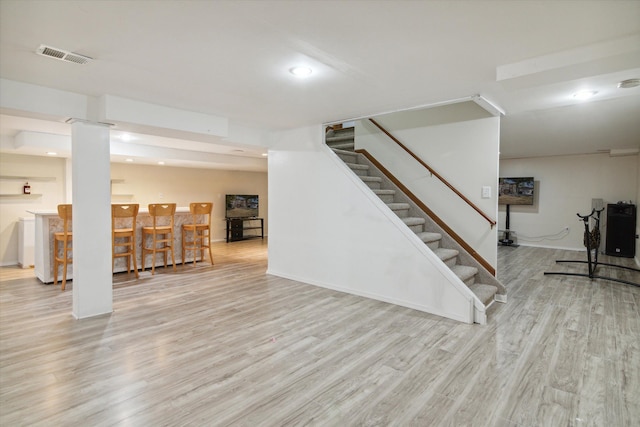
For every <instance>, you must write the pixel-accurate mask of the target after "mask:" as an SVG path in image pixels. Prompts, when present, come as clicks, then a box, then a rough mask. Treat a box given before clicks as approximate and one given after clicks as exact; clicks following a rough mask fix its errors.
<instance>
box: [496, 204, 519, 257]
mask: <svg viewBox="0 0 640 427" xmlns="http://www.w3.org/2000/svg"><path fill="white" fill-rule="evenodd" d="M510 206H511V205H507V220H506V224H505V225H506V226H507V228H506V230H501V231H502V232H504V235H503V237H502V239H501V240H499V243H500V244H501V245H502V246H512V247H514V248H517V247H518V245H517V244H516V242H515V241H514V239H512V238H511V237H512V235H513V237H515V234H516V232H515V231H511V229H510V228H509V227H510V218H509V217H510V209H509V207H510Z"/></svg>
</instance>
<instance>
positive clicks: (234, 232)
mask: <svg viewBox="0 0 640 427" xmlns="http://www.w3.org/2000/svg"><path fill="white" fill-rule="evenodd" d="M226 221H227V243H229V242H235V241H237V240H245V239H253V238H256V237H260V238H261V239H264V218H226ZM257 221H260V225H257V224H256V222H257ZM256 230H260V234H257V233H256Z"/></svg>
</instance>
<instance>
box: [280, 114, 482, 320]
mask: <svg viewBox="0 0 640 427" xmlns="http://www.w3.org/2000/svg"><path fill="white" fill-rule="evenodd" d="M322 136H323V130H322V127H321V126H317V127H311V128H305V129H298V130H296V131H291V132H286V133H282V134H280V135H279V136H278V137H277V138H276V141H275V146H274V147H273V149H272V150H270V151H269V197H270V199H271V204H270V211H269V218H270V224H269V225H270V229H271V235H270V237H269V269H268V273H270V274H274V275H278V276H282V277H287V278H291V279H294V280H298V281H301V282H305V283H310V284H314V285H317V286H322V287H327V288H331V289H336V290H339V291H343V292H348V293H352V294H356V295H362V296H366V297H369V298H374V299H378V300H381V301H388V302H393V303H395V304H399V305H403V306H406V307H411V308H415V309H418V310H423V311H427V312H431V313H435V314H438V315H441V316H446V317H449V318H453V319H456V320H460V321H465V322H472V321H473V308H472V305H473V304H472V301H471V298H472V296H471V295H470V294H469V291H468V289H467V288H466V287H464V286H463V285H460V287H457V285H456V284H452V282H455V277H452V275H453V273H452V272H451V270H449V269H448V268H446V267H445V266H444V265H443V264H442V263H441V262H440V261H439V260H438V259H437V257H436V256H435V255H434V254H433V253H432V252H431V251H430V250H428V248H426V246H425V245H424V243H423V242H422V241H420V239H418V238H417V237H416V235H415V234H414V233H412V232H411V231H410V230H409V229H408V228H407V227H406V226H405V225H404V223H402V221H400V219H399V218H398V217H397V216H395V215H394V214H393V213H391V212H389V210H388V209H387V208H386V206H385V205H384V203H382V201H381V200H380V199H379V198H378V197H376V196H375V195H373V194H372V193H371V191H370V190H369V189H368V188H367V187H366V185H365V184H364V183H363V182H362V180H360V179H359V178H357V177H356V176H355V174H353V172H351V171H350V170H348V168H346V167H345V165H344V163H343V162H342V160H340V159H339V158H338V157H337V156H336V155H335V154H334V153H333V152H331V151H330V150H329V149H328V147H326V146H325V145H324V144H323V142H322Z"/></svg>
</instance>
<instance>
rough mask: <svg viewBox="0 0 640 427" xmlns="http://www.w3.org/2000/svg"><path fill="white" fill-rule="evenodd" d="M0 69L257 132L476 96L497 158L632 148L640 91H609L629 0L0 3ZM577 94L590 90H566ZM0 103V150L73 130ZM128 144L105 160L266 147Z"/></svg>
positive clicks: (639, 59) (159, 140) (166, 138)
mask: <svg viewBox="0 0 640 427" xmlns="http://www.w3.org/2000/svg"><path fill="white" fill-rule="evenodd" d="M41 44H47V45H50V46H53V47H56V48H59V49H65V50H69V51H72V52H76V53H80V54H83V55H87V56H89V57H92V58H94V59H95V60H94V61H92V62H91V63H89V64H87V65H76V64H71V63H66V62H62V61H57V60H54V59H50V58H45V57H42V56H39V55H36V54H35V50H36V49H37V48H38V46H40V45H41ZM300 64H302V65H307V66H310V67H311V68H312V69H313V70H314V71H313V74H312V75H311V76H310V77H309V78H306V79H298V78H295V77H293V76H292V75H291V74H289V73H288V69H289V68H291V67H292V66H294V65H300ZM0 77H2V78H4V79H9V80H14V81H19V82H26V83H32V84H36V85H42V86H48V87H52V88H56V89H62V90H66V91H71V92H75V93H81V94H86V95H90V96H101V95H105V94H108V95H114V96H119V97H123V98H128V99H133V100H138V101H144V102H147V103H152V104H158V105H165V106H171V107H174V108H180V109H184V110H189V111H194V112H200V113H206V114H211V115H216V116H220V117H225V118H228V119H229V122H230V123H231V124H232V125H233V126H239V127H243V128H246V129H254V130H282V129H289V128H295V127H301V126H307V125H314V124H319V123H329V122H337V121H341V120H347V119H350V118H355V117H365V116H372V115H376V114H379V113H383V112H389V111H395V110H402V109H406V108H412V107H416V106H420V105H430V104H435V103H441V102H444V101H448V100H454V99H460V98H467V97H470V96H473V95H475V94H480V95H482V96H483V97H484V98H486V99H488V100H489V101H491V102H492V103H494V104H495V105H497V106H498V107H499V108H501V109H502V110H503V111H504V112H505V113H506V115H505V116H504V117H503V119H502V132H501V156H502V158H514V157H529V156H545V155H562V154H577V153H594V152H598V151H607V150H611V149H633V148H638V147H640V120H638V118H640V87H636V88H633V89H618V88H617V87H616V85H617V83H618V82H619V81H621V80H624V79H630V78H640V1H608V0H606V1H558V0H556V1H473V0H468V1H426V0H425V1H399V0H398V1H366V0H362V1H346V0H344V1H330V0H325V1H304V0H300V1H269V0H260V1H248V0H245V1H223V0H217V1H172V0H165V1H160V0H158V1H140V0H129V1H127V0H123V1H93V0H85V1H60V0H57V1H48V0H43V1H33V0H1V1H0ZM585 88H589V89H593V90H597V91H598V93H597V94H596V96H595V97H594V98H593V99H592V100H590V101H587V102H584V101H582V102H580V101H577V100H576V99H574V98H573V97H572V94H573V93H574V92H576V91H577V90H579V89H585ZM0 96H1V94H0ZM2 112H3V113H4V114H3V115H2V116H0V137H2V141H3V144H2V145H1V147H2V151H3V152H8V151H13V149H12V144H11V141H12V139H13V138H14V136H15V135H16V134H17V133H19V132H24V131H27V132H30V131H35V132H45V133H52V134H67V135H68V134H69V130H68V129H67V125H66V124H61V123H57V122H48V121H42V120H33V119H29V120H28V119H26V118H24V117H15V116H14V112H12V111H2ZM122 130H131V129H122ZM114 136H115V137H116V139H117V136H118V132H117V131H114ZM134 138H137V139H136V140H135V141H130V142H129V143H128V144H129V145H127V144H121V146H120V147H121V148H122V150H123V152H122V153H120V154H121V156H120V157H118V158H116V159H115V160H116V161H121V160H123V159H124V158H125V157H126V156H127V155H128V153H126V148H127V146H136V145H137V146H138V147H141V146H144V147H146V148H147V149H149V154H148V156H142V157H147V158H148V160H149V161H156V160H157V156H161V155H163V154H165V155H166V154H167V151H162V149H167V150H168V149H176V148H179V149H181V150H188V151H190V152H193V153H206V154H205V155H203V156H200V157H199V158H198V159H196V160H194V161H193V162H191V161H189V160H188V159H187V160H185V165H197V164H201V163H203V162H207V163H210V164H211V165H218V164H220V165H221V164H224V163H227V160H229V159H230V158H233V157H244V158H247V157H249V158H252V159H254V160H255V161H254V162H253V163H252V164H253V166H251V167H255V163H256V162H257V161H258V160H259V161H261V162H264V160H263V159H260V156H261V154H262V153H263V152H264V148H260V147H250V146H247V145H246V144H245V145H243V144H242V141H238V140H235V141H225V140H208V141H195V140H192V139H188V140H187V139H183V138H180V139H177V138H175V135H157V134H156V135H150V134H144V133H138V134H134ZM38 150H40V147H38ZM38 150H35V151H37V152H39V153H41V150H40V151H38ZM154 150H155V151H154ZM234 150H242V151H241V152H240V151H234ZM142 151H144V150H142ZM16 152H19V151H16ZM25 154H37V153H27V152H25ZM138 154H140V153H138ZM208 156H210V157H208ZM237 163H238V164H237V165H234V166H231V167H233V168H242V167H243V166H242V165H241V164H240V163H242V162H237ZM230 164H233V162H230ZM216 167H217V166H216ZM251 167H248V168H249V169H251Z"/></svg>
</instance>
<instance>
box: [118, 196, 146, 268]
mask: <svg viewBox="0 0 640 427" xmlns="http://www.w3.org/2000/svg"><path fill="white" fill-rule="evenodd" d="M139 207H140V206H139V205H138V204H137V203H128V204H117V205H111V260H112V268H114V269H115V265H116V258H118V257H127V273H130V272H131V260H132V259H133V272H134V273H135V274H136V278H137V277H138V263H137V261H136V219H137V218H138V209H139ZM127 219H130V220H131V227H127V228H116V220H118V221H117V222H118V225H120V224H121V223H122V222H126V221H127ZM117 247H122V248H124V251H122V252H117V251H116V248H117Z"/></svg>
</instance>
